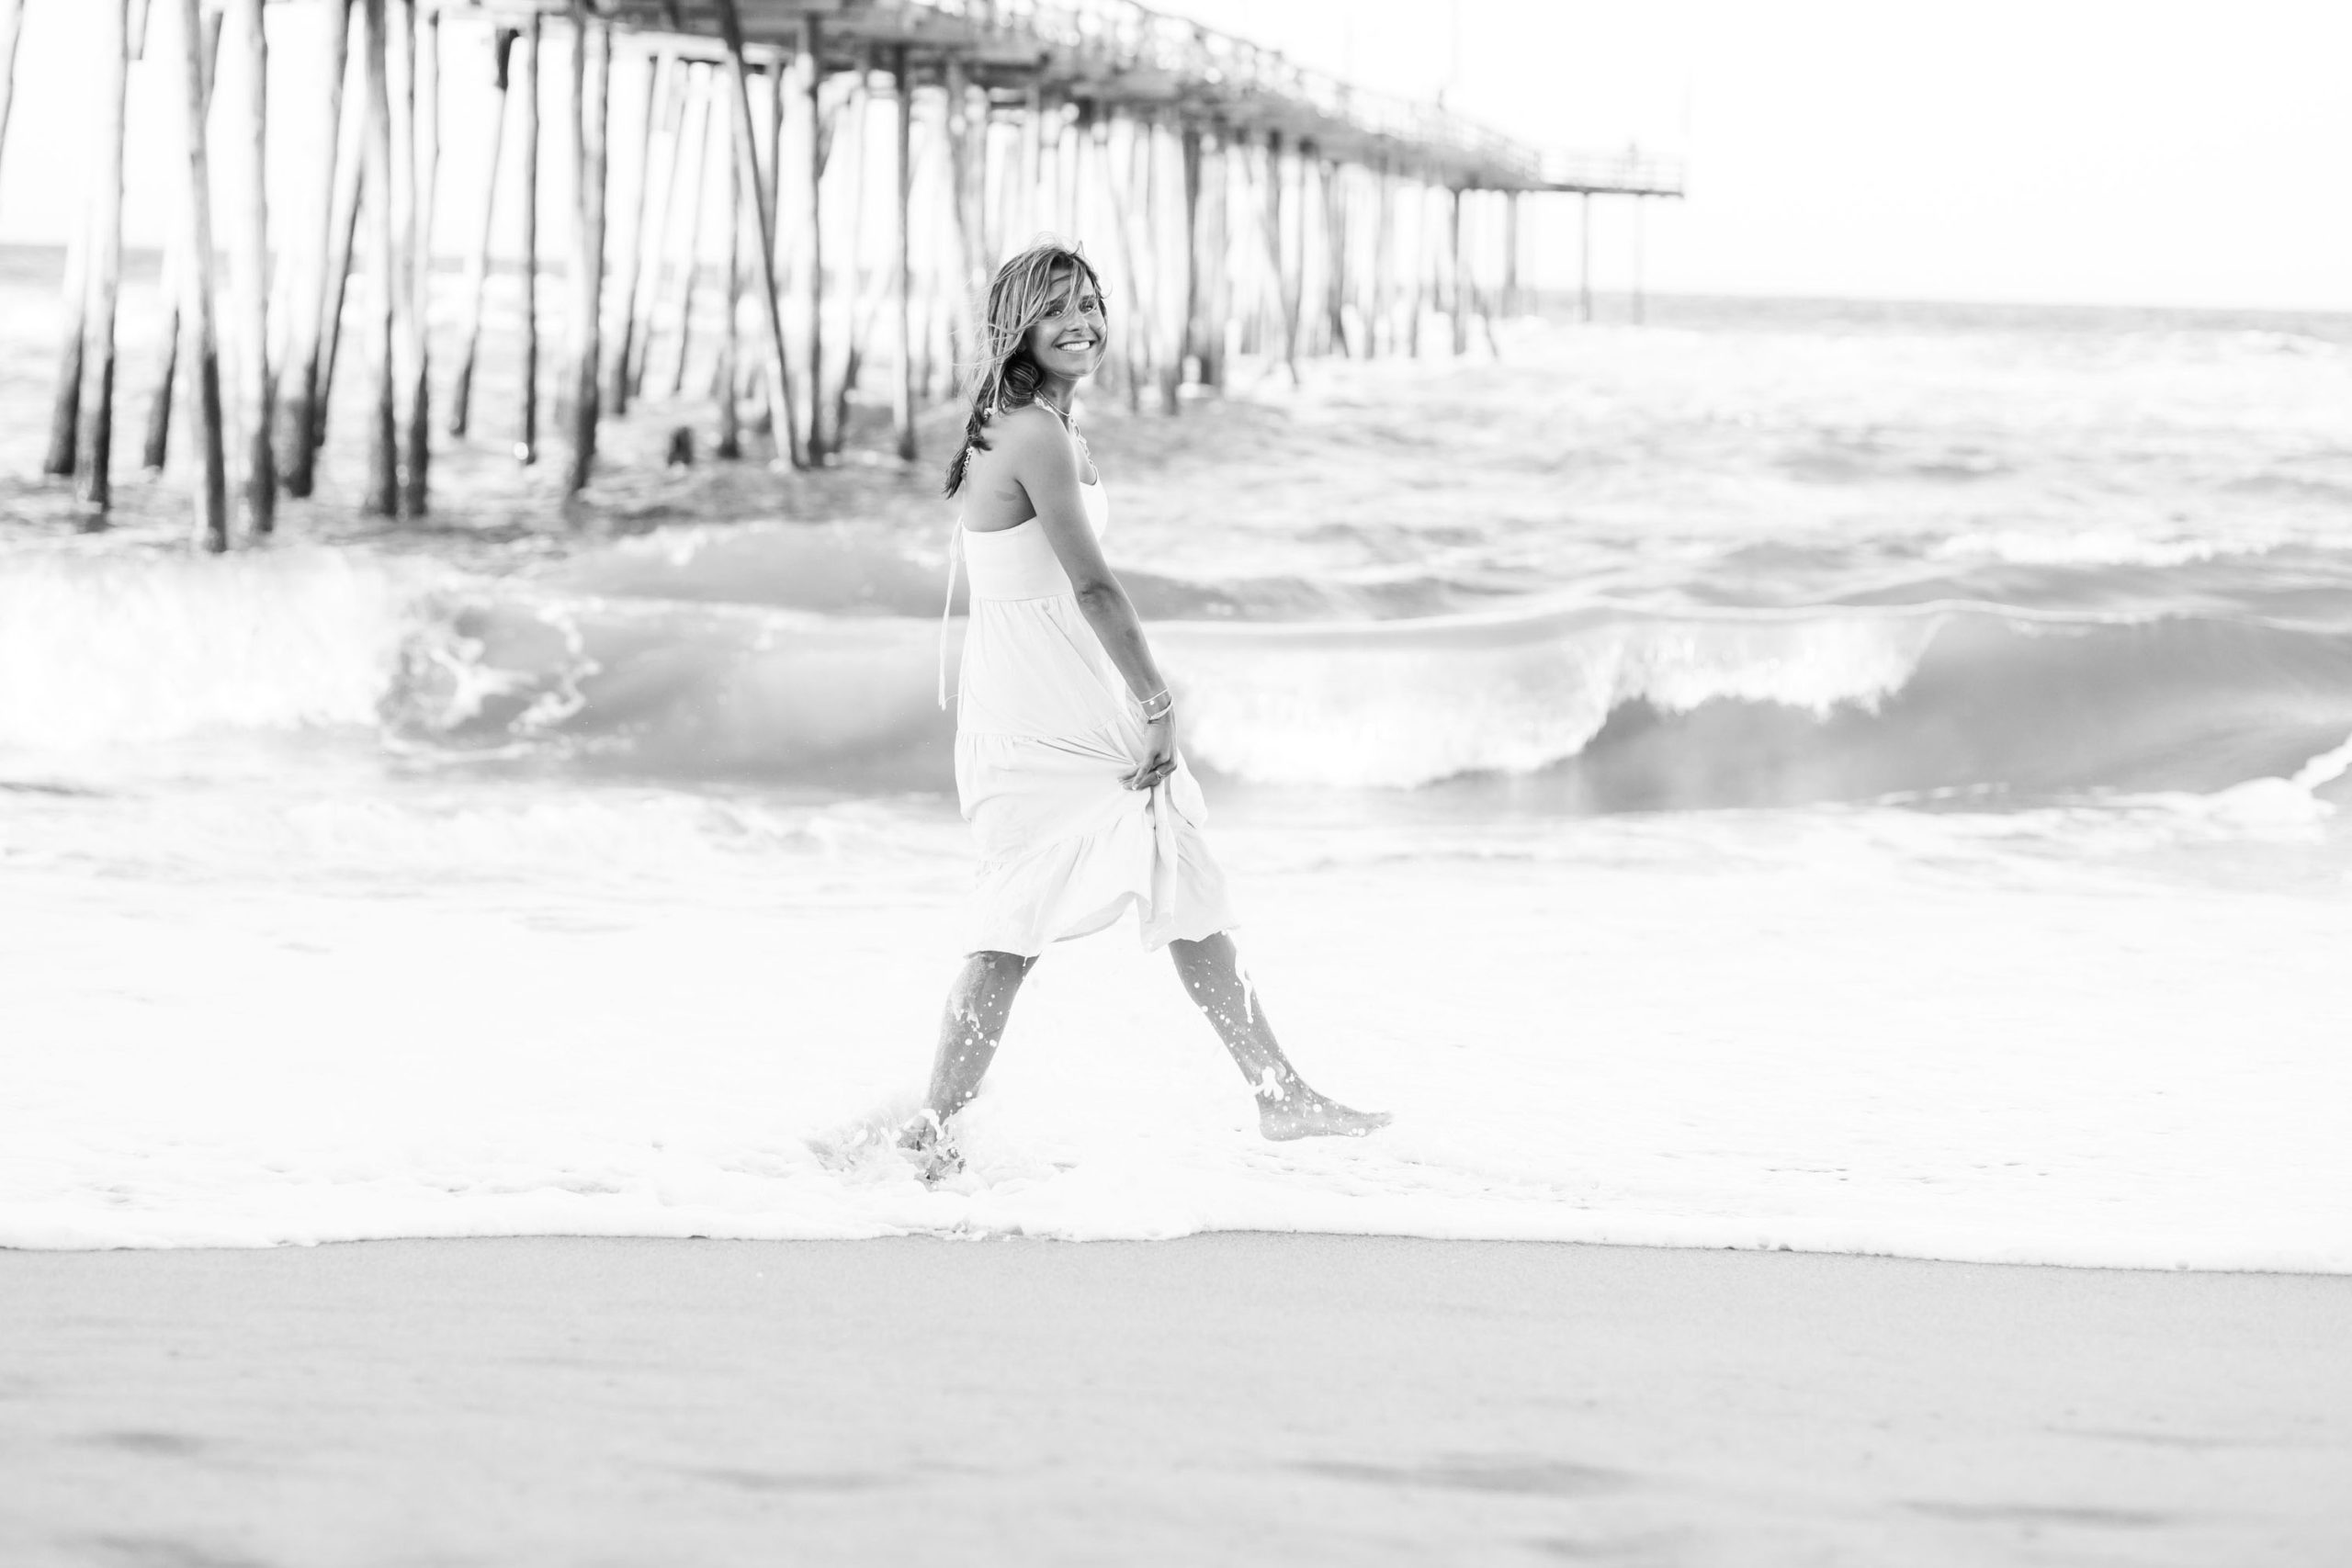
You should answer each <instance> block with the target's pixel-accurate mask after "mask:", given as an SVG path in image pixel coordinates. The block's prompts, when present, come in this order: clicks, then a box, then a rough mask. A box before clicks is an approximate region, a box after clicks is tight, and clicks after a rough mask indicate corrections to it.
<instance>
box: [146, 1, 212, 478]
mask: <svg viewBox="0 0 2352 1568" xmlns="http://www.w3.org/2000/svg"><path fill="white" fill-rule="evenodd" d="M203 49H204V106H205V113H206V115H207V116H208V117H209V115H210V113H211V111H212V76H213V67H214V65H215V63H216V62H218V61H219V59H220V12H218V11H213V10H208V11H207V12H206V13H205V17H204V44H203ZM180 216H181V218H182V221H180V222H178V223H175V225H174V227H173V229H172V232H171V235H170V237H169V238H168V239H167V240H166V241H165V242H164V266H163V278H162V284H163V296H164V331H163V333H162V334H161V335H160V337H159V339H158V341H157V344H156V356H155V390H154V395H153V397H151V398H150V399H149V400H148V402H147V436H146V441H145V444H144V446H143V448H142V451H141V466H142V467H143V468H146V469H147V470H148V471H149V472H150V473H161V472H162V471H163V468H164V457H165V456H166V455H167V453H168V452H169V450H170V446H171V437H172V404H173V400H174V395H175V383H176V381H177V379H178V375H179V363H180V357H181V355H180V348H181V344H180V340H181V338H182V337H184V336H185V335H187V334H186V333H184V332H183V330H182V319H181V316H182V312H181V306H182V303H183V300H184V298H185V296H186V294H187V279H186V277H185V275H184V269H185V268H186V267H187V232H186V230H187V224H186V221H185V214H182V215H180Z"/></svg>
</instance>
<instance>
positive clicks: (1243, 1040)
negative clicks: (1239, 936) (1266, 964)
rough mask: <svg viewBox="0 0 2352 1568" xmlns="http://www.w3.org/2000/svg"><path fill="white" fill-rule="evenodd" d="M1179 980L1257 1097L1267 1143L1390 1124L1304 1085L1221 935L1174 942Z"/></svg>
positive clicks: (1383, 1116) (1352, 1133) (1356, 1133)
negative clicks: (1214, 1030) (1231, 1054)
mask: <svg viewBox="0 0 2352 1568" xmlns="http://www.w3.org/2000/svg"><path fill="white" fill-rule="evenodd" d="M1168 951H1169V953H1170V954H1171V955H1173V956H1174V958H1175V960H1176V974H1177V976H1178V977H1179V978H1180V979H1182V981H1183V982H1184V989H1185V991H1186V993H1187V994H1189V995H1190V996H1191V997H1192V998H1193V1006H1195V1007H1197V1008H1199V1009H1200V1010H1201V1012H1202V1014H1203V1015H1204V1017H1206V1018H1207V1019H1208V1021H1209V1022H1210V1024H1211V1025H1212V1026H1213V1027H1215V1029H1216V1032H1217V1038H1218V1039H1220V1040H1222V1041H1224V1042H1225V1048H1226V1049H1227V1051H1230V1052H1232V1053H1233V1064H1234V1066H1238V1067H1239V1068H1240V1069H1241V1076H1242V1077H1245V1078H1247V1079H1249V1080H1250V1089H1251V1090H1252V1091H1253V1092H1254V1093H1255V1094H1256V1095H1257V1097H1258V1130H1259V1131H1260V1132H1261V1133H1263V1134H1266V1136H1268V1137H1269V1138H1313V1137H1329V1136H1340V1137H1353V1138H1360V1137H1362V1136H1363V1134H1366V1133H1369V1132H1372V1131H1373V1130H1374V1129H1375V1128H1379V1127H1385V1126H1386V1125H1388V1113H1387V1112H1386V1111H1351V1110H1349V1109H1348V1108H1347V1107H1346V1106H1344V1105H1341V1104H1340V1102H1339V1101H1337V1100H1327V1099H1325V1098H1324V1097H1323V1096H1322V1095H1320V1094H1317V1093H1316V1092H1315V1090H1313V1089H1309V1088H1308V1087H1307V1085H1306V1079H1304V1078H1302V1077H1299V1076H1298V1069H1297V1068H1296V1067H1294V1066H1291V1065H1290V1058H1289V1057H1287V1056H1285V1055H1283V1048H1282V1046H1281V1044H1280V1043H1278V1042H1276V1040H1275V1039H1274V1026H1273V1025H1272V1023H1271V1022H1269V1021H1267V1019H1266V1009H1265V1006H1264V1004H1263V1003H1261V1002H1260V1001H1259V1000H1258V998H1257V995H1256V993H1255V992H1254V991H1252V990H1251V989H1250V983H1249V982H1248V981H1247V980H1245V979H1244V978H1243V977H1242V975H1241V958H1240V954H1239V953H1237V952H1235V951H1234V946H1233V939H1232V938H1231V937H1229V936H1227V934H1226V933H1225V932H1223V931H1219V932H1217V933H1216V935H1215V936H1213V937H1207V938H1204V940H1202V941H1200V942H1181V941H1179V942H1170V943H1169V944H1168Z"/></svg>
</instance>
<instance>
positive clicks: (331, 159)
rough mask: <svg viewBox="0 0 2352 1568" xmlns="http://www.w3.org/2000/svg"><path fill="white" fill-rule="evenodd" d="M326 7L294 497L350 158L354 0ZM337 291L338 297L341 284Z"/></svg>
mask: <svg viewBox="0 0 2352 1568" xmlns="http://www.w3.org/2000/svg"><path fill="white" fill-rule="evenodd" d="M323 8H324V11H325V15H326V29H327V30H326V39H325V42H324V45H323V47H322V49H321V51H320V54H319V61H320V71H319V81H318V87H319V92H320V96H321V97H322V100H323V101H324V103H325V105H326V116H325V120H326V135H325V137H324V139H323V141H322V143H321V145H320V157H319V167H318V175H317V183H316V184H315V185H314V186H312V187H311V195H312V197H313V198H314V199H315V200H316V202H317V204H318V205H317V209H316V212H315V214H314V216H313V217H312V218H311V221H310V223H309V224H308V225H307V226H306V227H304V228H303V230H302V260H301V264H300V270H299V272H298V273H297V275H296V282H295V286H294V288H293V289H292V290H291V291H290V292H289V294H288V304H287V309H288V321H287V329H288V330H287V336H286V368H287V373H288V386H287V388H286V391H287V396H286V398H285V400H284V403H283V408H284V414H283V418H282V422H281V423H280V425H279V427H278V441H277V457H278V462H279V468H280V473H281V475H282V477H283V478H284V479H285V483H286V493H287V494H288V495H291V496H297V497H300V496H306V495H309V494H310V493H311V486H312V484H313V483H314V481H315V477H316V472H317V465H318V446H317V442H316V439H315V438H314V436H313V434H312V430H313V426H314V424H315V423H316V422H317V421H318V419H319V417H320V409H319V402H318V399H319V347H320V343H321V340H322V337H323V336H324V333H325V315H326V309H327V295H328V290H329V287H330V286H329V283H328V279H327V270H328V268H329V266H330V265H333V262H334V249H335V226H334V214H335V210H336V206H337V203H336V199H335V197H336V192H337V189H338V187H339V186H340V185H341V183H342V181H343V179H344V175H345V171H344V164H345V161H346V153H345V147H344V136H343V129H344V107H343V79H344V72H345V62H346V59H347V57H348V55H349V53H350V50H351V7H350V4H349V0H325V4H324V7H323ZM346 259H347V256H346ZM338 281H339V280H338ZM336 292H337V293H338V295H339V294H340V289H339V288H337V290H336ZM157 466H158V467H160V466H161V465H160V464H158V465H157Z"/></svg>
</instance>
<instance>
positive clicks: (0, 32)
mask: <svg viewBox="0 0 2352 1568" xmlns="http://www.w3.org/2000/svg"><path fill="white" fill-rule="evenodd" d="M24 29H25V0H0V152H6V149H7V146H8V111H9V110H10V109H11V108H13V107H16V101H17V39H19V38H21V37H22V36H23V34H24Z"/></svg>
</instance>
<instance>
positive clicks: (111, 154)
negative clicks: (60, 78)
mask: <svg viewBox="0 0 2352 1568" xmlns="http://www.w3.org/2000/svg"><path fill="white" fill-rule="evenodd" d="M255 3H256V4H257V3H258V0H255ZM98 12H99V26H100V29H101V36H100V41H99V49H100V51H101V54H100V57H99V65H100V85H99V98H98V147H97V159H96V163H97V170H96V176H97V186H96V189H95V190H94V191H92V192H91V197H92V201H93V205H94V208H95V210H94V211H93V212H92V213H91V215H90V216H91V227H92V234H91V246H92V253H91V256H90V264H91V276H90V278H89V288H88V304H89V311H88V317H87V321H86V322H85V338H84V343H83V347H82V352H81V355H80V359H81V364H80V366H79V367H77V368H78V369H79V370H80V372H81V376H82V379H83V385H82V387H81V389H80V391H79V394H78V402H79V404H80V408H79V411H78V412H79V413H80V416H81V424H82V428H81V432H80V435H79V438H78V441H77V443H76V451H75V454H74V456H75V458H76V466H75V473H74V489H75V491H76V492H77V493H78V494H79V496H80V497H81V500H82V502H83V503H84V504H85V505H87V506H90V507H94V508H96V511H97V512H98V513H100V514H101V515H103V514H104V513H106V512H107V509H108V508H109V507H110V506H111V505H112V504H113V491H112V489H111V486H110V484H109V480H110V479H111V476H112V472H113V461H114V350H115V342H114V324H115V310H116V307H117V305H118V303H119V300H120V299H121V293H122V131H123V114H124V111H125V109H126V107H127V105H128V100H129V88H130V0H100V3H99V6H98Z"/></svg>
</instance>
